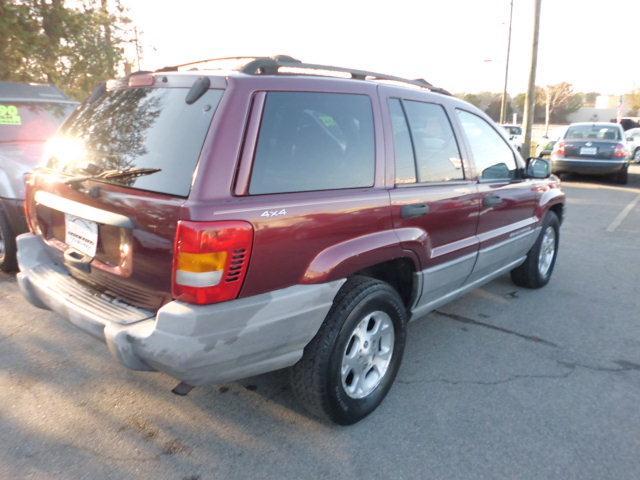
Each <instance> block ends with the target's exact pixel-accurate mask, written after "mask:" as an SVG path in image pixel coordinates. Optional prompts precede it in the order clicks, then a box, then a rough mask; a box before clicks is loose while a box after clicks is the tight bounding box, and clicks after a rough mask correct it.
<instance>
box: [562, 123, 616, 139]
mask: <svg viewBox="0 0 640 480" xmlns="http://www.w3.org/2000/svg"><path fill="white" fill-rule="evenodd" d="M564 138H565V139H567V140H611V141H616V140H620V128H619V127H618V126H617V125H597V124H592V125H572V126H570V127H569V129H568V130H567V134H566V135H565V137H564Z"/></svg>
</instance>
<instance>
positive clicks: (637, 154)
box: [633, 148, 640, 163]
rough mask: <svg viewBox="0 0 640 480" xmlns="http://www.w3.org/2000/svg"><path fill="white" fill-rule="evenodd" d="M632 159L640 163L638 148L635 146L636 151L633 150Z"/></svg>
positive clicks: (639, 149) (639, 150)
mask: <svg viewBox="0 0 640 480" xmlns="http://www.w3.org/2000/svg"><path fill="white" fill-rule="evenodd" d="M633 161H634V162H636V163H640V148H636V151H635V152H633Z"/></svg>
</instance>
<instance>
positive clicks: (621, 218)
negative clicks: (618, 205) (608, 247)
mask: <svg viewBox="0 0 640 480" xmlns="http://www.w3.org/2000/svg"><path fill="white" fill-rule="evenodd" d="M639 201H640V195H637V196H636V197H635V198H634V199H633V200H631V201H630V202H629V204H628V205H627V206H626V207H624V208H623V209H622V211H621V212H620V213H619V214H618V216H617V217H616V218H614V219H613V222H611V225H609V226H608V227H607V232H615V231H616V228H618V227H619V226H620V224H622V222H624V219H625V218H627V215H629V214H630V213H631V210H633V208H634V207H635V206H636V205H637V204H638V202H639Z"/></svg>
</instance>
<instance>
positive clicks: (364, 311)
mask: <svg viewBox="0 0 640 480" xmlns="http://www.w3.org/2000/svg"><path fill="white" fill-rule="evenodd" d="M406 323H407V310H406V308H405V306H404V304H403V303H402V299H401V298H400V295H398V292H396V290H395V289H393V288H392V287H391V286H390V285H389V284H387V283H385V282H382V281H379V280H375V279H372V278H368V277H353V278H351V279H349V280H348V281H347V282H346V283H345V284H344V286H343V287H342V289H341V290H340V292H339V293H338V295H337V296H336V299H335V300H334V302H333V306H332V307H331V310H330V311H329V313H328V315H327V318H326V319H325V321H324V323H323V324H322V327H320V330H319V331H318V333H317V334H316V336H315V337H314V338H313V340H311V342H310V343H309V344H308V345H307V346H306V347H305V349H304V354H303V356H302V358H301V359H300V361H299V362H298V363H297V364H296V365H294V366H293V367H292V368H291V373H290V381H291V387H292V390H293V392H294V394H295V396H296V397H297V398H298V400H299V401H300V402H301V403H302V405H304V407H305V408H306V409H307V410H308V411H309V412H311V413H312V414H314V415H316V416H318V417H320V418H324V419H328V420H331V421H332V422H335V423H338V424H341V425H351V424H353V423H356V422H358V421H359V420H362V419H363V418H364V417H366V416H367V415H369V414H370V413H371V412H373V411H374V410H375V409H376V408H377V407H378V405H380V403H382V400H383V399H384V398H385V396H386V395H387V393H388V392H389V389H390V388H391V385H392V384H393V381H394V379H395V377H396V374H397V372H398V369H399V368H400V363H401V362H402V355H403V353H404V346H405V338H406Z"/></svg>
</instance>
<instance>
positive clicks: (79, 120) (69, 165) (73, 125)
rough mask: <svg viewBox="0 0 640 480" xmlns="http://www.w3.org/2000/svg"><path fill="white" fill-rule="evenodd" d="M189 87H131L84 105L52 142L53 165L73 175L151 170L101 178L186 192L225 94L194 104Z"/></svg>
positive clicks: (143, 187) (178, 193)
mask: <svg viewBox="0 0 640 480" xmlns="http://www.w3.org/2000/svg"><path fill="white" fill-rule="evenodd" d="M188 91H189V89H187V88H151V87H149V88H128V89H121V90H115V91H112V92H107V93H106V94H105V95H104V96H103V97H101V98H100V99H98V100H97V101H95V102H93V103H85V104H83V105H82V106H81V107H80V108H79V109H78V111H77V113H76V114H75V115H73V116H72V117H71V118H70V119H69V121H68V122H67V123H65V125H64V127H63V129H62V132H61V135H60V136H59V137H57V138H54V139H53V141H52V142H50V146H49V153H48V154H49V165H48V166H49V168H52V169H56V170H59V171H62V172H63V173H66V174H69V175H87V174H89V175H93V176H95V175H99V174H100V173H101V172H105V171H128V170H133V169H153V170H155V171H154V172H152V173H147V174H145V175H125V176H114V177H113V178H107V177H102V178H100V181H105V182H109V183H117V184H119V185H124V186H127V187H134V188H138V189H141V190H148V191H152V192H158V193H165V194H169V195H176V196H182V197H187V196H188V195H189V191H190V189H191V181H192V177H193V172H194V171H195V167H196V163H197V161H198V157H199V156H200V151H201V150H202V145H203V143H204V139H205V136H206V134H207V132H208V130H209V125H210V124H211V119H212V117H213V114H214V112H215V109H216V107H217V105H218V102H219V101H220V98H221V97H222V93H223V91H222V90H208V91H207V92H206V93H205V94H204V95H203V96H202V97H200V98H199V99H198V100H197V101H196V102H195V103H193V104H192V105H188V104H187V103H186V102H185V97H186V95H187V92H188Z"/></svg>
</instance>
